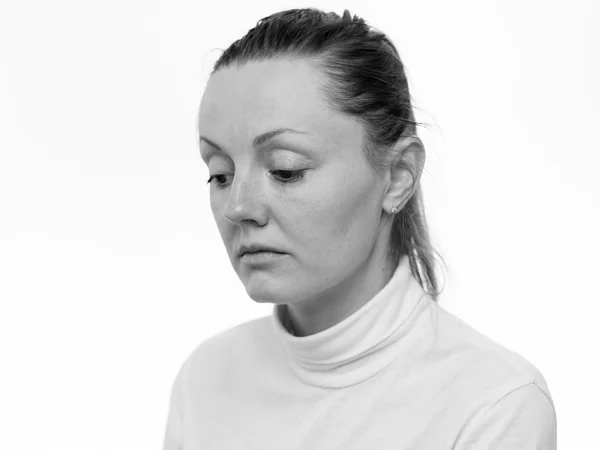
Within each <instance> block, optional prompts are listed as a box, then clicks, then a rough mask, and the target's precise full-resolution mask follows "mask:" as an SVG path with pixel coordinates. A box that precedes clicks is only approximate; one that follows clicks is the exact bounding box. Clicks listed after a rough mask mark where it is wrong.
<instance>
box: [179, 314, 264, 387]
mask: <svg viewBox="0 0 600 450" xmlns="http://www.w3.org/2000/svg"><path fill="white" fill-rule="evenodd" d="M269 333H271V327H270V326H269V316H264V317H259V318H257V319H252V320H249V321H246V322H243V323H240V324H237V325H234V326H233V327H230V328H227V329H225V330H223V331H220V332H218V333H215V334H213V335H211V336H209V337H208V338H206V339H204V340H203V341H201V342H200V343H199V344H198V345H197V346H196V347H195V348H194V349H193V350H192V351H191V353H190V354H189V356H188V357H187V359H186V361H185V362H184V365H187V366H188V367H187V370H188V371H189V372H191V373H193V374H194V378H195V379H196V380H197V379H198V378H199V377H210V376H211V374H214V375H215V376H219V374H223V373H227V370H228V369H234V367H233V366H234V365H235V366H236V367H239V366H240V365H241V364H243V362H244V361H246V360H249V359H252V358H253V357H256V356H258V355H257V352H259V351H260V352H265V351H267V352H268V349H266V348H265V346H269V345H271V346H273V345H275V339H273V338H272V337H271V336H270V335H269ZM258 344H260V345H258Z"/></svg>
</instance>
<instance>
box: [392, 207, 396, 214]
mask: <svg viewBox="0 0 600 450" xmlns="http://www.w3.org/2000/svg"><path fill="white" fill-rule="evenodd" d="M392 214H396V207H395V206H394V207H393V208H392Z"/></svg>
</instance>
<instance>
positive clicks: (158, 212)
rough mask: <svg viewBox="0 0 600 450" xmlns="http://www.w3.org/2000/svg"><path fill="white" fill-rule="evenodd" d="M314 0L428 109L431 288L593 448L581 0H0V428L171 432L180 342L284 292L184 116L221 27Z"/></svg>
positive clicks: (61, 434) (592, 20) (24, 437)
mask: <svg viewBox="0 0 600 450" xmlns="http://www.w3.org/2000/svg"><path fill="white" fill-rule="evenodd" d="M391 4H395V5H397V6H395V7H393V6H390V5H391ZM306 6H316V7H319V8H321V9H325V10H333V11H336V12H337V13H338V14H341V13H342V12H343V10H344V8H348V9H350V11H351V13H352V14H357V15H359V16H361V17H364V18H365V19H366V20H367V21H368V22H369V23H371V24H372V25H374V26H375V27H377V28H378V29H380V30H382V31H384V32H385V33H387V34H389V35H390V37H391V38H392V40H393V41H394V42H395V44H396V45H397V47H398V49H399V51H400V54H401V56H402V58H403V60H404V62H405V64H406V67H407V69H408V75H409V79H410V83H411V88H412V93H413V96H414V98H415V102H416V106H417V108H418V119H420V120H422V121H426V122H428V123H430V124H431V127H429V128H427V129H422V130H421V131H420V134H421V136H422V138H423V140H424V141H425V144H426V146H427V150H428V159H427V165H426V172H425V173H424V174H423V177H422V182H423V188H424V192H425V202H426V207H427V215H428V220H429V223H430V226H431V232H432V235H433V240H434V244H435V246H436V248H437V249H438V250H439V251H440V252H441V254H442V256H443V257H444V258H445V260H446V261H447V263H448V265H449V269H450V271H449V272H447V273H446V274H445V276H443V278H442V281H444V280H445V286H446V288H445V291H444V294H443V295H442V297H441V300H440V304H441V305H442V306H443V307H445V308H446V309H448V310H449V311H451V312H453V313H454V314H456V315H458V316H459V317H460V318H462V319H463V320H464V321H466V322H467V323H469V324H470V325H472V326H473V327H475V328H476V329H478V330H479V331H481V332H482V333H484V334H486V335H488V336H489V337H491V338H492V339H494V340H496V341H497V342H499V343H501V344H502V345H504V346H506V347H508V348H510V349H512V350H514V351H516V352H517V353H520V354H521V355H523V356H524V357H526V358H527V359H529V360H530V361H531V362H532V363H533V364H534V365H536V366H537V367H538V368H539V369H540V370H541V371H542V373H543V375H544V376H545V378H546V381H547V382H548V385H549V387H550V390H551V394H552V396H553V399H554V402H555V405H556V408H557V415H558V437H559V448H564V449H567V448H600V444H598V434H597V420H598V417H599V415H598V401H599V400H600V395H599V388H598V379H599V377H600V368H599V367H598V360H599V359H600V358H599V356H600V351H599V349H598V347H599V344H600V333H599V331H598V328H599V327H598V319H597V313H598V312H599V309H600V308H599V307H598V302H599V300H600V295H599V294H598V287H597V286H598V283H597V281H598V267H599V264H598V254H599V251H600V245H599V238H598V232H599V230H600V217H599V216H600V212H599V208H600V207H599V204H600V199H599V197H600V196H599V194H600V187H599V181H598V179H599V176H598V171H599V170H600V156H599V152H600V149H599V145H598V137H597V130H598V123H599V119H600V118H599V117H598V104H599V101H600V95H599V87H598V80H600V69H599V63H598V59H597V55H598V53H599V50H598V48H597V47H595V45H596V44H597V43H598V42H600V33H599V32H598V27H597V21H598V14H597V11H596V10H595V9H596V8H597V6H595V4H594V2H593V1H588V2H585V1H582V0H574V1H569V2H564V1H549V0H546V1H541V0H540V1H534V0H526V1H525V0H518V1H517V0H512V1H506V0H503V1H500V0H498V1H481V0H471V1H466V0H454V1H452V2H448V1H444V0H439V1H433V0H429V1H407V2H388V1H387V0H383V1H374V0H370V1H368V2H365V1H362V0H357V1H344V2H341V1H329V2H325V1H321V2H317V1H316V2H314V3H289V2H282V1H280V0H279V1H277V0H273V1H260V2H259V3H258V4H256V2H245V1H230V2H226V1H220V2H206V3H203V2H202V1H201V0H196V1H191V0H189V1H173V0H169V1H166V0H163V1H152V0H150V1H149V0H145V1H132V0H119V1H116V0H111V1H106V0H104V1H96V2H91V1H65V0H58V1H53V2H44V1H39V0H38V1H21V2H12V3H11V5H10V6H8V2H5V4H3V5H2V6H1V7H0V127H1V128H0V129H1V131H0V302H1V303H0V305H1V306H0V352H1V353H0V356H1V359H0V364H1V365H2V367H0V369H1V370H0V377H1V383H0V448H5V449H12V450H20V449H42V448H43V449H46V450H50V449H57V450H58V449H60V450H68V449H77V450H80V449H86V450H93V449H102V450H105V449H111V450H118V449H124V450H125V449H128V450H130V449H159V448H161V447H162V439H163V432H164V426H165V421H166V413H167V408H168V398H169V395H170V388H171V383H172V381H173V378H174V376H175V374H176V371H177V370H178V368H179V366H180V364H181V363H182V362H183V360H184V358H185V357H186V356H187V355H188V354H189V353H190V352H191V351H192V349H193V348H195V346H196V345H198V344H199V343H200V342H201V341H203V340H204V339H206V338H207V337H209V336H211V335H213V334H215V333H217V332H219V331H222V330H225V329H226V328H229V327H232V326H235V325H237V324H239V323H241V322H244V321H247V320H251V319H253V318H256V317H260V316H265V315H268V314H270V313H271V307H272V305H271V304H263V305H260V304H256V303H254V302H253V301H252V300H251V299H249V297H247V295H246V293H245V290H244V287H243V285H242V284H241V282H240V281H239V279H238V278H237V275H236V274H235V272H234V271H233V268H232V267H231V265H230V262H229V259H228V258H227V255H226V252H225V249H224V247H223V243H222V241H221V238H220V236H219V234H218V230H217V228H216V226H215V223H214V219H213V217H212V214H211V211H210V206H209V203H208V195H209V188H208V186H207V185H206V180H207V178H208V171H207V169H206V167H205V166H204V165H203V163H202V160H201V159H200V156H199V152H198V147H197V142H196V141H197V132H196V129H195V120H196V115H197V111H198V106H199V103H200V98H201V95H202V91H203V88H204V84H205V82H206V80H207V77H208V75H209V73H210V69H211V66H212V64H213V62H214V61H215V60H216V59H217V58H218V56H219V54H220V53H219V52H220V51H219V50H218V49H225V48H226V47H227V46H228V45H229V44H230V43H231V42H232V41H233V40H235V39H237V38H239V37H241V36H242V35H243V34H245V33H246V31H248V29H250V28H252V27H253V26H254V25H255V24H256V22H257V21H258V20H259V19H261V18H263V17H265V16H267V15H269V14H271V13H274V12H276V11H279V10H282V9H287V8H290V7H306Z"/></svg>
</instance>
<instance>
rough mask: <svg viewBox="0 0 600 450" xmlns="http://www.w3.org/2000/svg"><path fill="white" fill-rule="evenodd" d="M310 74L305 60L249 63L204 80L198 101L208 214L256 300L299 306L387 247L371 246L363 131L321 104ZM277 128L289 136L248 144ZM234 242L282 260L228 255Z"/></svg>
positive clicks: (373, 205)
mask: <svg viewBox="0 0 600 450" xmlns="http://www.w3.org/2000/svg"><path fill="white" fill-rule="evenodd" d="M319 76H320V75H319V74H318V72H317V71H316V69H315V68H314V66H312V65H311V64H310V63H309V62H307V61H302V60H279V61H263V62H252V63H248V64H246V65H244V66H243V67H241V68H240V69H236V68H235V67H234V68H228V69H222V70H220V71H218V72H216V73H215V74H213V76H212V77H211V78H210V80H209V82H208V85H207V87H206V90H205V93H204V96H203V98H202V102H201V106H200V115H199V132H200V137H201V142H200V151H201V155H202V159H203V160H204V162H205V163H206V164H207V167H208V169H209V174H210V176H216V178H213V179H212V181H211V185H210V188H209V189H210V205H211V209H212V212H213V215H214V218H215V220H216V223H217V226H218V229H219V232H220V234H221V237H222V239H223V243H224V244H225V248H226V249H227V253H228V254H229V258H230V260H231V263H232V264H233V267H234V269H235V271H236V272H237V274H238V276H239V277H240V279H241V281H242V282H243V284H244V286H245V288H246V291H247V293H248V295H249V296H250V297H251V298H252V299H253V300H255V301H257V302H269V303H282V304H297V303H298V302H306V304H307V305H308V304H309V303H312V301H318V300H319V299H320V297H330V296H331V295H332V294H334V293H335V292H336V289H339V286H342V285H343V286H344V289H346V290H348V289H350V288H351V286H350V285H352V283H353V281H352V280H353V279H358V278H360V277H359V276H358V275H359V272H361V270H362V269H363V268H365V267H367V266H368V265H369V264H370V259H371V257H372V252H373V250H374V248H375V246H376V243H377V245H384V246H385V245H386V244H387V241H385V242H381V244H380V243H379V241H378V240H377V238H378V236H377V235H378V231H379V230H378V227H379V225H380V219H381V215H382V196H383V195H384V188H385V183H384V181H383V180H382V179H381V178H380V177H379V176H378V174H377V173H375V171H374V169H373V168H372V166H371V165H370V164H369V163H368V161H367V160H366V159H365V156H364V154H363V149H362V145H363V127H362V125H361V124H360V123H359V122H357V121H356V120H355V119H353V118H351V117H349V116H346V115H343V114H342V113H339V112H336V111H334V110H332V109H331V108H330V107H329V106H328V104H327V103H326V101H325V99H324V98H323V96H322V94H321V93H320V92H319V90H318V89H317V86H318V85H319V83H320V79H319ZM280 128H290V129H293V130H297V131H299V133H294V132H285V133H281V134H278V135H276V136H275V137H272V138H271V139H269V140H267V141H266V142H264V143H262V144H260V145H258V146H257V147H253V139H254V138H255V137H256V136H258V135H260V134H262V133H265V132H268V131H272V130H277V129H280ZM202 138H206V139H207V140H209V141H211V142H212V143H214V144H216V145H218V146H219V147H220V148H221V149H222V151H218V150H216V149H215V148H214V147H213V146H212V145H210V144H209V143H207V142H205V141H204V140H202ZM276 171H284V172H276ZM285 171H292V172H291V173H290V172H285ZM295 171H298V173H294V172H295ZM286 180H289V181H290V182H288V183H284V181H286ZM242 244H260V245H268V246H271V247H274V248H275V249H277V250H279V251H280V252H283V253H285V255H282V256H280V257H277V258H276V259H274V260H273V261H272V262H269V263H263V264H256V263H253V262H251V261H246V260H245V259H244V258H240V257H239V256H238V250H239V247H240V245H242Z"/></svg>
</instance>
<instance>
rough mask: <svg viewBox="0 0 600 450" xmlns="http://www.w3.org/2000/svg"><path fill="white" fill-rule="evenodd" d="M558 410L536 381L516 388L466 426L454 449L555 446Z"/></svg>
mask: <svg viewBox="0 0 600 450" xmlns="http://www.w3.org/2000/svg"><path fill="white" fill-rule="evenodd" d="M556 426H557V424H556V411H555V409H554V404H553V402H552V400H551V399H550V397H548V395H546V393H545V392H544V391H543V390H542V389H540V387H539V386H538V385H537V384H535V383H534V382H533V383H530V384H527V385H524V386H521V387H519V388H518V389H515V390H513V391H511V392H509V393H508V394H506V395H505V396H504V397H502V398H501V399H500V400H499V401H497V402H496V403H495V404H494V405H493V406H492V407H490V408H489V409H488V410H487V412H486V413H485V414H483V415H481V416H477V417H476V418H475V419H474V421H473V422H472V423H469V424H468V425H467V426H466V427H465V428H464V429H463V432H462V433H461V435H460V436H459V438H458V440H457V441H456V443H455V445H454V446H453V447H452V449H454V450H517V449H518V450H556V441H557V433H556Z"/></svg>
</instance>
